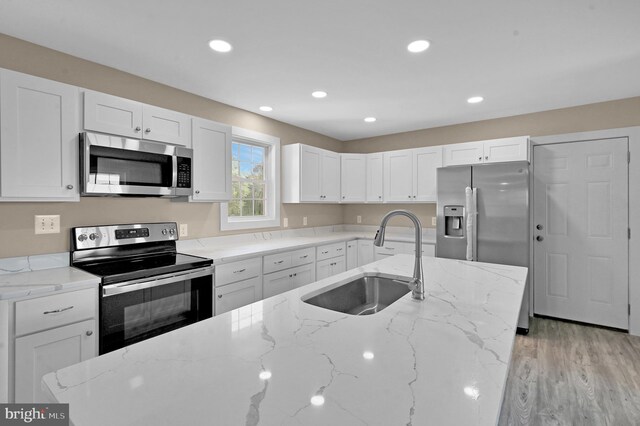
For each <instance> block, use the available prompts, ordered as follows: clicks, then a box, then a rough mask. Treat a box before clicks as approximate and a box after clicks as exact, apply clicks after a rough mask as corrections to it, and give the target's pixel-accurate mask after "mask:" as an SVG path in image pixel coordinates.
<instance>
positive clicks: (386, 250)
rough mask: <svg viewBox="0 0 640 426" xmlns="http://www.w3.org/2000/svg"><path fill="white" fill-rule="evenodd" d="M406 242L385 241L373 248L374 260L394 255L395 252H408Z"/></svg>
mask: <svg viewBox="0 0 640 426" xmlns="http://www.w3.org/2000/svg"><path fill="white" fill-rule="evenodd" d="M408 246H409V245H408V244H406V243H402V242H398V241H386V242H385V243H384V245H383V246H382V247H375V246H374V248H373V251H374V257H375V260H380V259H386V258H387V257H389V256H395V255H396V254H408V253H410V252H409V249H408ZM411 249H412V250H411V253H413V246H411Z"/></svg>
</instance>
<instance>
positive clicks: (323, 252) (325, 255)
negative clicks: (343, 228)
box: [316, 243, 347, 261]
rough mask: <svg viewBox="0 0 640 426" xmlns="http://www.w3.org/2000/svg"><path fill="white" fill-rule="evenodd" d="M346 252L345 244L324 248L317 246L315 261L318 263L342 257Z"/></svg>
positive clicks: (335, 244)
mask: <svg viewBox="0 0 640 426" xmlns="http://www.w3.org/2000/svg"><path fill="white" fill-rule="evenodd" d="M346 251H347V250H346V244H345V243H334V244H327V245H324V246H318V247H317V255H316V259H317V260H318V261H320V260H324V259H331V258H332V257H336V256H344V255H345V253H346Z"/></svg>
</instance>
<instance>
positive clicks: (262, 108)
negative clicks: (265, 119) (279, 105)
mask: <svg viewBox="0 0 640 426" xmlns="http://www.w3.org/2000/svg"><path fill="white" fill-rule="evenodd" d="M260 111H264V112H269V111H273V108H271V107H270V106H267V105H263V106H261V107H260Z"/></svg>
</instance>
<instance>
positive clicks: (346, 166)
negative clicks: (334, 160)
mask: <svg viewBox="0 0 640 426" xmlns="http://www.w3.org/2000/svg"><path fill="white" fill-rule="evenodd" d="M340 164H341V166H340V170H341V172H340V176H341V179H340V182H341V184H340V186H341V193H342V195H341V197H340V201H342V202H345V203H349V202H364V201H365V199H366V193H367V155H366V154H340Z"/></svg>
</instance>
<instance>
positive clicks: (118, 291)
mask: <svg viewBox="0 0 640 426" xmlns="http://www.w3.org/2000/svg"><path fill="white" fill-rule="evenodd" d="M177 239H178V231H177V225H176V223H175V222H167V223H139V224H128V225H108V226H90V227H76V228H72V229H71V265H72V266H74V267H76V268H79V269H82V270H84V271H87V272H89V273H91V274H94V275H97V276H99V277H100V278H101V282H100V335H99V342H100V355H102V354H105V353H107V352H111V351H113V350H116V349H119V348H122V347H124V346H128V345H131V344H133V343H136V342H139V341H142V340H144V339H148V338H150V337H153V336H157V335H159V334H163V333H166V332H168V331H171V330H175V329H176V328H180V327H184V326H186V325H189V324H193V323H195V322H198V321H201V320H203V319H206V318H211V316H212V315H213V266H212V263H213V261H212V260H211V259H205V258H202V257H197V256H190V255H185V254H180V253H177V251H176V240H177Z"/></svg>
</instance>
